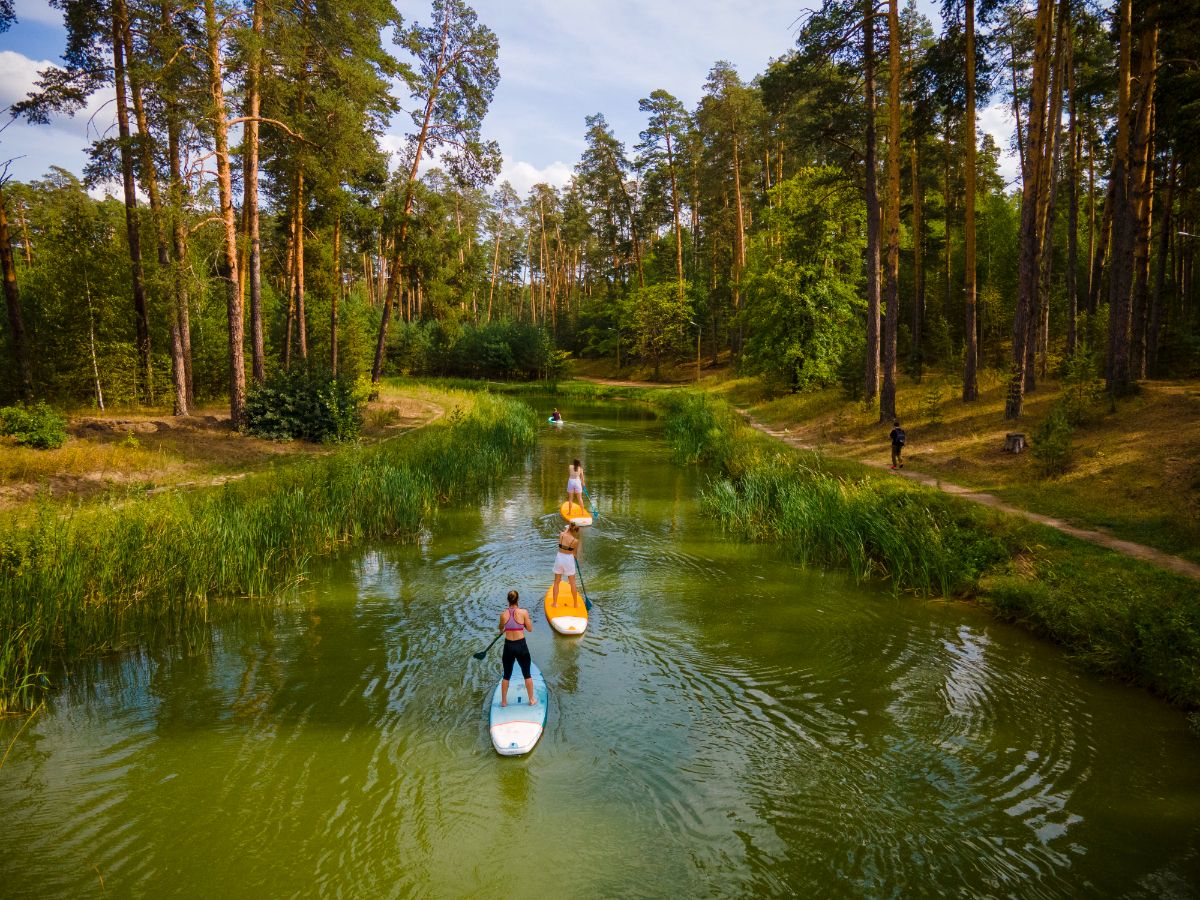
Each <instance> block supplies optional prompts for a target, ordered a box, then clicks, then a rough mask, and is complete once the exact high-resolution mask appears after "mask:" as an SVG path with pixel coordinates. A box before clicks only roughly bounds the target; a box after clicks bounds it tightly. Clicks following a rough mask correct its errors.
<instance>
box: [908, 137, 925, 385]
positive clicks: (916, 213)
mask: <svg viewBox="0 0 1200 900" xmlns="http://www.w3.org/2000/svg"><path fill="white" fill-rule="evenodd" d="M919 143H920V141H919V140H916V139H914V140H913V143H912V151H911V153H912V202H913V205H912V230H913V236H912V240H913V322H912V342H913V358H914V362H915V363H916V372H917V377H918V378H920V377H921V370H922V368H923V366H924V350H923V349H922V340H923V333H924V330H925V233H924V227H925V225H924V221H923V220H922V215H923V212H924V210H923V209H922V201H923V196H924V191H922V190H921V156H920V151H919V149H918V146H917V145H918V144H919Z"/></svg>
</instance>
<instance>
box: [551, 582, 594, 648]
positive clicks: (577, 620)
mask: <svg viewBox="0 0 1200 900" xmlns="http://www.w3.org/2000/svg"><path fill="white" fill-rule="evenodd" d="M543 602H544V604H545V607H546V619H547V620H548V621H549V622H550V627H551V628H553V629H554V630H555V631H557V632H558V633H559V634H572V635H581V634H583V632H584V631H585V630H587V626H588V614H587V604H585V603H584V600H583V592H582V591H581V592H580V593H579V605H578V606H574V605H573V604H574V602H575V598H574V597H573V596H571V584H570V582H568V581H567V579H565V578H564V579H562V580H561V581H560V582H559V583H558V598H557V601H555V597H554V585H553V584H551V585H550V587H548V588H546V599H545V600H544V601H543ZM552 602H553V603H555V605H554V606H551V605H550V604H551V603H552Z"/></svg>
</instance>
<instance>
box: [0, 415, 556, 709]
mask: <svg viewBox="0 0 1200 900" xmlns="http://www.w3.org/2000/svg"><path fill="white" fill-rule="evenodd" d="M447 393H449V394H450V398H448V399H449V402H448V403H447V406H449V405H450V403H453V408H450V409H447V414H446V415H445V416H444V417H442V418H441V419H440V420H438V421H436V422H434V423H432V424H430V425H429V426H427V427H425V428H422V429H420V430H419V431H418V432H416V433H414V434H412V435H410V436H408V437H406V438H405V439H403V440H392V441H384V442H382V443H379V444H374V445H369V446H352V447H346V448H342V449H338V450H335V451H333V452H332V453H329V454H328V455H323V456H319V457H314V458H309V459H301V460H299V461H297V462H295V463H293V464H291V465H287V466H280V467H277V468H276V469H274V470H272V471H270V472H262V473H255V474H251V475H248V476H246V477H245V478H243V479H240V480H238V481H236V482H230V483H226V484H224V485H222V486H220V487H214V488H212V489H210V490H205V491H198V492H179V491H172V492H169V493H164V494H161V495H158V496H150V497H141V498H136V499H130V500H127V501H123V502H121V503H119V504H118V505H115V506H108V505H97V504H92V505H88V506H80V507H77V508H74V509H64V507H63V506H62V505H61V504H60V505H49V504H47V505H43V506H42V507H41V508H40V509H39V510H38V513H37V514H36V515H35V516H34V517H33V518H32V520H31V521H29V522H28V523H27V524H26V525H25V526H24V527H21V528H12V529H9V530H8V531H7V532H6V533H5V534H4V535H3V536H2V537H0V714H4V713H5V712H10V711H18V710H21V709H28V708H31V706H32V705H33V702H34V700H35V699H36V698H37V697H38V696H39V695H40V694H41V693H42V692H43V691H44V690H45V688H47V687H48V686H49V683H50V680H49V673H50V672H51V671H52V670H53V669H54V667H55V666H56V665H60V664H62V663H63V662H64V661H67V662H69V661H70V660H72V659H74V658H77V657H79V656H82V655H87V654H92V653H98V652H106V651H111V650H116V649H120V648H123V647H129V646H135V645H137V644H138V643H139V640H140V634H141V633H142V632H144V631H145V630H147V629H149V628H150V627H152V626H153V627H155V628H162V627H163V626H165V627H166V628H167V629H168V630H169V631H172V632H178V631H179V630H180V629H182V628H183V627H186V622H187V620H188V618H189V615H190V614H191V613H192V612H194V611H199V612H200V614H206V610H207V606H208V604H209V603H212V602H225V601H229V600H233V599H234V598H248V597H256V598H264V597H270V596H272V595H274V594H276V593H278V592H279V591H281V590H283V589H286V588H287V587H288V586H289V585H291V584H294V583H296V582H297V581H298V580H299V579H301V578H303V576H304V573H305V571H306V568H307V565H308V562H309V560H310V559H311V558H313V557H314V556H317V555H320V554H325V553H329V552H333V551H335V550H336V549H337V548H338V547H341V546H343V545H346V544H348V543H351V542H355V541H361V540H368V539H374V538H382V537H408V536H412V535H414V534H416V533H417V532H418V531H419V530H420V529H421V528H422V527H423V526H424V525H425V524H426V523H428V522H429V521H430V519H431V518H432V517H433V516H435V515H436V513H437V509H438V507H439V506H441V505H444V504H446V503H450V502H454V501H459V500H463V499H467V498H468V497H473V496H476V495H478V494H481V493H484V492H486V491H488V490H490V489H491V488H492V486H493V485H494V484H495V483H496V481H497V480H498V479H499V478H500V477H502V476H503V475H504V474H506V473H507V472H509V471H510V470H511V467H512V465H513V464H514V462H515V461H516V460H517V459H519V458H521V457H523V456H524V454H525V453H527V452H528V450H529V449H530V448H531V447H532V446H533V444H534V441H535V440H536V435H537V423H536V416H535V415H534V412H533V410H532V409H531V408H530V407H529V406H528V405H526V404H524V403H522V402H520V401H518V400H514V399H510V398H504V397H496V396H491V395H489V394H487V393H483V392H478V391H476V392H474V393H464V392H452V393H451V392H447Z"/></svg>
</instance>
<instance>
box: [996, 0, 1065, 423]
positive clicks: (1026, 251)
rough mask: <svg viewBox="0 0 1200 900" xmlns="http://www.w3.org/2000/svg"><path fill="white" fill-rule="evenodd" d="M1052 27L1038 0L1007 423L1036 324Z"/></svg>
mask: <svg viewBox="0 0 1200 900" xmlns="http://www.w3.org/2000/svg"><path fill="white" fill-rule="evenodd" d="M1053 22H1054V4H1053V2H1052V0H1038V5H1037V20H1036V42H1035V45H1034V56H1033V84H1032V90H1031V92H1030V102H1029V129H1028V132H1027V142H1026V144H1027V146H1026V152H1025V164H1024V168H1023V182H1024V183H1023V185H1022V191H1021V235H1020V261H1019V266H1018V287H1017V310H1016V315H1015V316H1014V319H1013V367H1012V372H1011V376H1010V378H1009V386H1008V396H1007V398H1006V400H1005V405H1004V417H1005V418H1006V419H1017V418H1020V416H1021V408H1022V404H1023V403H1024V399H1025V377H1026V369H1027V367H1028V355H1029V352H1030V350H1031V348H1030V346H1029V344H1030V339H1031V337H1032V335H1033V333H1034V328H1035V327H1036V322H1037V286H1038V262H1039V260H1040V250H1041V244H1040V241H1039V235H1038V212H1039V208H1040V206H1041V197H1042V192H1043V190H1044V187H1043V185H1042V184H1041V176H1042V173H1043V169H1044V167H1043V166H1042V165H1040V161H1041V160H1040V156H1041V154H1042V153H1044V145H1045V134H1044V132H1045V120H1046V95H1047V93H1048V89H1049V88H1048V82H1049V80H1050V79H1049V75H1050V39H1051V35H1052V29H1053Z"/></svg>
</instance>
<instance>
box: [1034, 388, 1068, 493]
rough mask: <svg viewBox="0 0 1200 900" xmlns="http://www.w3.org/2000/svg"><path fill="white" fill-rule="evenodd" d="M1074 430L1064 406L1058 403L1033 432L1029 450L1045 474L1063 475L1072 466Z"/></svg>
mask: <svg viewBox="0 0 1200 900" xmlns="http://www.w3.org/2000/svg"><path fill="white" fill-rule="evenodd" d="M1074 431H1075V429H1074V428H1073V427H1072V426H1071V423H1070V421H1069V420H1068V418H1067V413H1066V411H1065V409H1064V408H1063V406H1062V405H1056V406H1055V407H1054V409H1053V410H1051V412H1050V415H1049V416H1047V417H1046V420H1045V421H1044V422H1042V424H1041V425H1039V426H1038V428H1037V430H1036V431H1035V432H1034V433H1033V440H1032V443H1031V446H1030V448H1029V452H1030V453H1032V454H1033V457H1034V459H1036V460H1037V462H1038V469H1039V471H1041V473H1042V474H1043V475H1045V476H1047V477H1049V476H1053V475H1061V474H1062V473H1063V472H1065V471H1067V469H1069V468H1070V467H1071V463H1072V462H1073V461H1074V456H1075V448H1074V445H1073V444H1072V441H1071V436H1072V434H1074Z"/></svg>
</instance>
